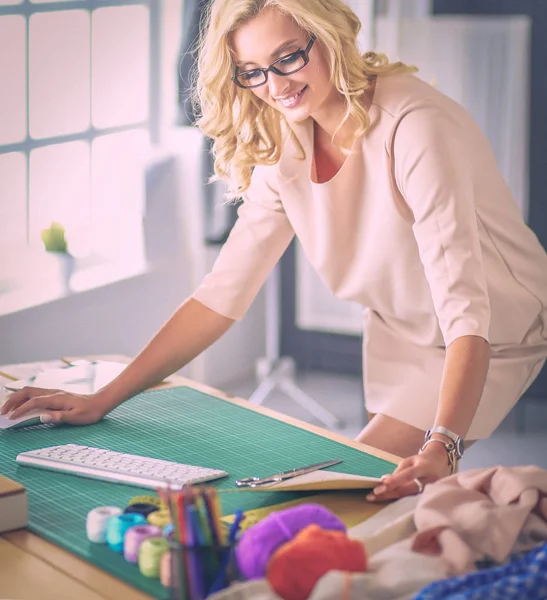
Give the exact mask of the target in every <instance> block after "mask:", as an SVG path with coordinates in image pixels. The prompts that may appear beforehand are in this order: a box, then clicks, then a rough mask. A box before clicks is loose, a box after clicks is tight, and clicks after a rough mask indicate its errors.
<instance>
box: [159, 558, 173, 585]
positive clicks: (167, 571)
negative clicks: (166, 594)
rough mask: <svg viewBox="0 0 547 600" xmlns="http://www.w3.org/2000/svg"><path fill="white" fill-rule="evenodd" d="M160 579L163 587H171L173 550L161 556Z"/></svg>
mask: <svg viewBox="0 0 547 600" xmlns="http://www.w3.org/2000/svg"><path fill="white" fill-rule="evenodd" d="M160 581H161V584H162V585H163V587H166V588H168V587H171V552H166V553H165V554H164V555H163V556H162V557H161V564H160Z"/></svg>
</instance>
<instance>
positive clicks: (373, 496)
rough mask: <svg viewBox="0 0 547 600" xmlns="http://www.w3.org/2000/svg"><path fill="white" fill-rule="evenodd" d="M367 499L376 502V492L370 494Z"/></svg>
mask: <svg viewBox="0 0 547 600" xmlns="http://www.w3.org/2000/svg"><path fill="white" fill-rule="evenodd" d="M366 499H367V500H368V501H369V502H374V501H375V500H376V496H375V495H374V494H369V495H368V496H367V497H366Z"/></svg>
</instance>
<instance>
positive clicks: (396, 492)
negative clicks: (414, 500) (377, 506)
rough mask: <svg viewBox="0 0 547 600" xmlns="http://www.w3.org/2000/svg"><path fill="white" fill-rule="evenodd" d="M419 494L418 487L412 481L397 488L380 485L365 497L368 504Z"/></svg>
mask: <svg viewBox="0 0 547 600" xmlns="http://www.w3.org/2000/svg"><path fill="white" fill-rule="evenodd" d="M419 492H420V490H419V488H418V485H417V484H416V482H415V481H414V480H412V481H411V482H410V483H405V484H403V485H400V486H397V487H390V488H388V487H385V486H383V485H380V486H378V487H376V488H375V489H374V490H373V492H372V493H371V494H369V495H368V496H367V500H368V501H369V502H385V501H387V500H397V499H399V498H403V497H404V496H412V495H415V494H418V493H419Z"/></svg>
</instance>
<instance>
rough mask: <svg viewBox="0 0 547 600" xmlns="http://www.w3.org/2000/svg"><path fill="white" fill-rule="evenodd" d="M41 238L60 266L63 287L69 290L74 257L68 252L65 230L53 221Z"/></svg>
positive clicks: (47, 250) (49, 253) (50, 254)
mask: <svg viewBox="0 0 547 600" xmlns="http://www.w3.org/2000/svg"><path fill="white" fill-rule="evenodd" d="M41 238H42V242H43V243H44V248H45V249H46V252H47V253H48V255H49V256H50V257H52V258H54V259H55V261H56V263H57V264H58V269H59V277H60V279H61V284H62V286H63V287H64V288H65V289H69V288H70V285H69V284H70V278H71V276H72V272H73V270H74V257H73V256H72V255H71V254H70V252H69V251H68V244H67V241H66V237H65V228H64V227H63V226H62V225H61V224H60V223H56V222H55V221H53V222H52V223H51V225H50V226H49V227H48V228H47V229H44V230H43V231H42V233H41Z"/></svg>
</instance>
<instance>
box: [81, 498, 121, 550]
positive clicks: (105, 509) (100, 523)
mask: <svg viewBox="0 0 547 600" xmlns="http://www.w3.org/2000/svg"><path fill="white" fill-rule="evenodd" d="M121 514H122V509H121V508H118V507H117V506H97V508H94V509H93V510H90V511H89V512H88V513H87V519H86V523H85V528H86V533H87V539H88V540H89V541H90V542H93V543H94V544H104V543H106V527H107V524H108V520H109V519H110V517H116V516H117V515H121Z"/></svg>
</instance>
